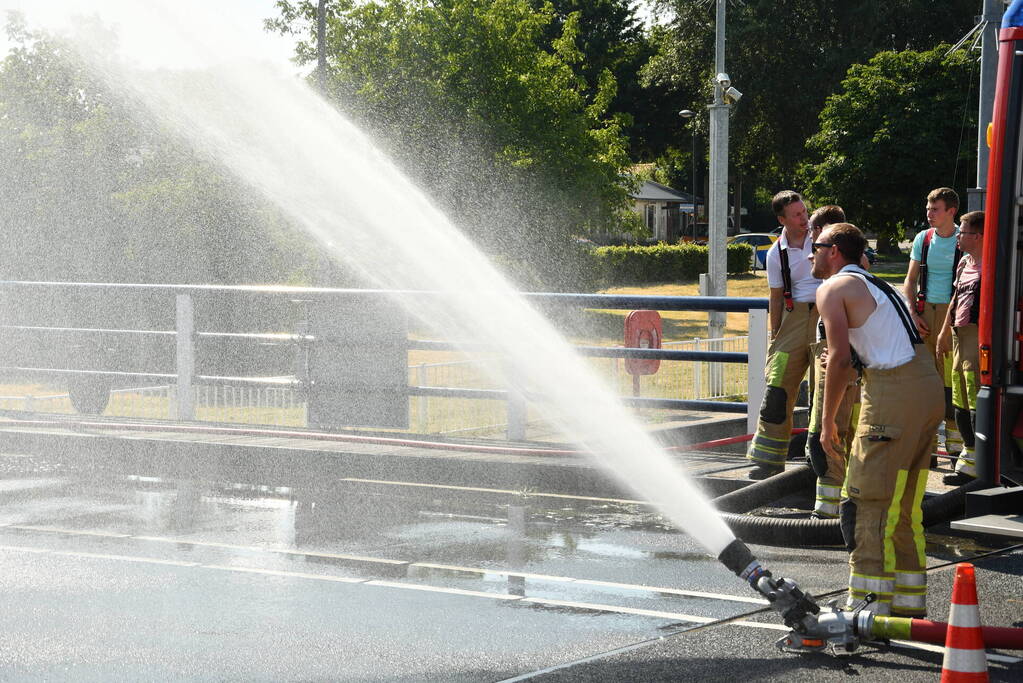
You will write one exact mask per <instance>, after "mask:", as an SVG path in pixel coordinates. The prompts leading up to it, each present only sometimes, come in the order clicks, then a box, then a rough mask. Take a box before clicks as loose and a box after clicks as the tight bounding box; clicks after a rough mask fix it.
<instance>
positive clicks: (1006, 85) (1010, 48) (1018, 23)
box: [953, 0, 1023, 537]
mask: <svg viewBox="0 0 1023 683" xmlns="http://www.w3.org/2000/svg"><path fill="white" fill-rule="evenodd" d="M998 38H999V54H998V77H997V83H996V86H995V99H994V105H993V110H992V118H991V125H990V126H989V128H988V131H987V141H988V145H989V147H990V150H991V154H990V158H989V164H988V187H987V195H986V200H985V207H984V208H985V223H984V250H983V257H982V262H981V304H980V320H979V339H980V373H979V380H980V391H979V394H978V396H977V429H976V432H977V471H978V480H979V481H978V485H979V486H978V490H976V491H974V492H972V493H970V494H968V496H967V506H966V515H967V518H968V519H966V520H963V521H962V522H955V523H953V526H954V527H958V528H963V529H972V530H976V531H983V532H988V533H997V534H1001V535H1006V536H1018V537H1023V487H1021V484H1023V449H1021V446H1023V354H1021V342H1023V230H1021V227H1023V0H1015V1H1014V2H1013V3H1012V4H1011V6H1010V7H1009V8H1008V9H1007V10H1006V11H1005V14H1004V16H1003V20H1002V28H1001V31H1000V32H999V36H998ZM985 483H986V484H987V485H988V488H986V489H984V488H983V484H985Z"/></svg>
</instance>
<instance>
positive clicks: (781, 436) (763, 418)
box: [746, 301, 818, 467]
mask: <svg viewBox="0 0 1023 683" xmlns="http://www.w3.org/2000/svg"><path fill="white" fill-rule="evenodd" d="M817 319H818V315H817V309H816V307H815V306H814V305H813V304H812V303H801V302H798V301H797V302H795V303H794V304H793V308H792V310H791V311H782V319H781V327H780V328H779V329H778V334H777V335H776V336H775V337H774V339H772V340H771V345H770V346H769V347H768V349H767V371H766V375H767V393H765V394H764V402H763V404H762V405H761V407H760V418H759V420H758V421H757V433H756V434H755V435H754V436H753V441H752V443H750V447H749V451H748V452H747V453H746V457H747V458H749V459H750V460H752V461H754V462H756V463H760V464H764V465H777V466H778V467H784V466H785V458H786V456H787V455H788V449H789V438H790V437H791V436H792V410H793V408H795V405H796V397H797V395H798V393H799V383H800V382H802V381H803V377H804V376H805V375H806V371H807V370H808V369H809V368H811V367H812V364H813V356H812V354H811V348H810V347H811V345H813V343H814V340H815V338H816V336H817Z"/></svg>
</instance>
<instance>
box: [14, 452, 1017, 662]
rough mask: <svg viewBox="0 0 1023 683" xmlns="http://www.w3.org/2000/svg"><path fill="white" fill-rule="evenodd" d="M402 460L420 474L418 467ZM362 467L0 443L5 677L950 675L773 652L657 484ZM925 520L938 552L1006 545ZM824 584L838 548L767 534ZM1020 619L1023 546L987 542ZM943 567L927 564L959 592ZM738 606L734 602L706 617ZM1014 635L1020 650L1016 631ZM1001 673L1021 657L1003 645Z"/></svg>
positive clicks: (749, 603)
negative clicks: (58, 451)
mask: <svg viewBox="0 0 1023 683" xmlns="http://www.w3.org/2000/svg"><path fill="white" fill-rule="evenodd" d="M406 483H407V482H406ZM540 493H542V492H538V493H537V494H534V495H530V496H518V495H507V494H495V493H490V492H483V493H481V492H478V491H471V490H466V489H459V488H457V487H454V488H452V487H431V486H414V487H413V486H407V485H400V484H397V483H393V482H392V483H387V482H384V483H381V482H367V481H347V482H343V483H338V482H334V483H327V482H325V483H324V485H323V486H322V487H317V488H315V489H314V488H310V489H307V490H296V489H282V488H271V487H266V486H258V485H253V484H252V483H244V482H242V483H236V482H225V481H206V480H191V479H180V478H178V479H162V478H159V477H152V476H147V477H142V476H135V475H130V474H111V473H109V472H102V473H101V472H97V471H93V470H91V469H89V468H77V469H76V468H75V467H74V466H73V465H68V464H67V463H66V462H63V461H62V462H57V461H51V460H48V459H46V458H45V457H40V456H19V455H14V454H8V455H3V456H0V501H2V505H0V606H2V609H0V678H2V679H4V680H76V681H78V680H103V681H111V680H144V679H149V680H311V679H320V680H351V681H432V680H441V681H461V680H466V681H500V680H509V679H510V680H516V679H518V680H558V681H562V680H607V681H612V680H614V681H619V680H725V679H729V678H735V677H737V676H742V677H744V678H747V679H750V680H811V679H812V680H821V679H825V680H830V679H831V678H838V677H848V676H849V675H857V674H858V675H861V676H866V677H867V678H865V679H864V680H896V679H898V680H934V678H935V676H937V675H938V673H939V672H940V662H941V655H940V653H937V652H934V651H928V650H919V649H905V648H896V649H894V650H892V651H885V652H873V651H870V652H866V653H864V654H862V655H860V656H857V657H854V658H851V659H836V658H834V657H831V656H828V655H814V656H804V657H797V656H793V655H788V654H781V653H779V652H777V650H775V648H774V647H773V642H774V640H776V639H777V638H778V637H780V636H781V635H782V634H783V633H784V631H782V630H779V628H780V624H779V623H778V622H777V620H776V619H775V618H774V617H773V616H772V615H770V614H768V615H758V614H755V612H756V611H757V610H758V609H760V608H761V604H760V603H759V602H758V601H757V598H756V596H754V595H753V594H752V593H751V592H750V591H748V590H747V589H746V588H745V586H744V585H743V584H741V583H740V582H739V581H738V580H737V579H736V578H735V577H734V576H732V575H731V574H729V573H728V572H727V570H725V569H724V568H723V567H721V566H720V565H719V564H718V563H717V562H716V561H715V560H713V559H711V558H709V557H708V556H707V555H706V554H705V553H704V552H703V551H702V549H700V548H699V547H697V546H695V544H693V542H692V541H691V540H690V539H689V538H688V537H686V536H685V535H684V534H681V533H678V532H676V531H675V530H673V529H670V528H668V527H666V526H665V525H664V524H663V523H662V521H661V520H660V518H659V517H658V516H657V515H656V514H654V513H653V512H651V510H650V509H649V508H647V507H646V506H643V505H637V504H633V503H628V502H621V501H614V500H592V499H573V498H571V497H558V498H555V497H545V496H543V495H539V494H540ZM997 546H998V544H997V543H990V544H978V543H976V542H974V541H973V540H971V539H968V538H956V537H943V536H939V535H932V536H931V543H930V544H929V546H928V554H929V556H930V557H931V558H932V564H933V565H940V564H942V563H945V562H949V561H955V560H956V559H958V558H961V557H963V556H969V555H973V554H976V553H977V552H980V551H985V550H990V549H991V548H994V547H997ZM754 551H755V552H756V554H757V556H758V557H759V558H760V559H761V561H763V562H764V564H765V565H767V566H768V567H769V568H771V569H772V571H774V572H775V574H776V575H777V574H782V575H786V576H792V577H793V578H796V579H797V580H798V581H799V582H800V583H801V585H802V586H803V587H804V588H805V589H806V590H808V591H810V592H812V593H815V594H821V593H825V592H828V591H833V590H837V589H840V588H841V587H842V586H843V585H844V583H845V579H846V571H847V567H846V557H845V553H844V551H842V550H840V549H817V550H791V549H784V548H760V547H754ZM977 564H978V567H980V572H979V574H980V579H981V586H980V592H981V602H982V605H983V607H982V610H983V614H984V616H985V623H990V624H993V625H1002V626H1007V625H1013V624H1015V625H1019V626H1023V591H1021V590H1020V588H1021V583H1020V582H1021V579H1020V575H1021V574H1023V554H1021V553H1020V551H1019V550H1014V551H1011V552H1010V553H1009V554H1008V555H998V556H993V557H990V558H987V559H984V560H979V561H977ZM950 579H951V572H950V571H948V570H947V569H945V570H936V571H935V572H933V573H932V576H931V585H932V591H931V594H930V596H929V602H930V606H931V609H932V614H931V616H932V618H936V619H941V618H944V617H945V616H946V615H947V604H946V603H947V600H948V597H947V596H948V595H949V591H950V588H949V582H950ZM742 615H746V616H744V617H743V618H742V620H741V621H740V622H739V624H738V625H727V626H720V625H713V624H711V627H709V628H708V627H706V626H705V625H706V624H707V623H709V622H714V621H716V620H720V619H727V618H731V617H737V616H742ZM1005 654H1009V655H1011V654H1012V653H1005ZM992 667H993V668H992V678H993V680H1019V679H1020V678H1023V665H1021V664H1020V663H1018V662H1013V661H1012V660H1009V659H1006V660H1004V661H995V662H992Z"/></svg>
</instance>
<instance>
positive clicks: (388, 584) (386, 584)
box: [366, 579, 522, 601]
mask: <svg viewBox="0 0 1023 683" xmlns="http://www.w3.org/2000/svg"><path fill="white" fill-rule="evenodd" d="M366 585H367V586H380V587H381V588H400V589H402V590H412V591H425V592H427V593H444V594H447V595H464V596H467V597H472V598H489V599H491V600H508V601H511V600H522V596H521V595H508V594H507V593H487V592H485V591H470V590H465V589H464V588H447V587H444V586H430V585H428V584H423V583H402V582H400V581H383V580H380V579H374V580H372V581H367V582H366Z"/></svg>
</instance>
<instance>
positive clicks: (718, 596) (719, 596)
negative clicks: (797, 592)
mask: <svg viewBox="0 0 1023 683" xmlns="http://www.w3.org/2000/svg"><path fill="white" fill-rule="evenodd" d="M573 580H574V581H575V582H576V583H585V584H586V585H588V586H606V587H608V588H621V589H623V590H642V591H653V592H656V593H666V594H668V595H682V596H685V597H687V598H710V599H711V600H731V601H734V602H748V603H750V604H753V605H768V604H770V603H768V602H767V600H764V599H763V598H751V597H746V596H744V595H728V594H725V593H707V592H704V591H690V590H684V589H681V588H654V587H652V586H637V585H635V584H629V583H615V582H614V581H595V580H592V579H573Z"/></svg>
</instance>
